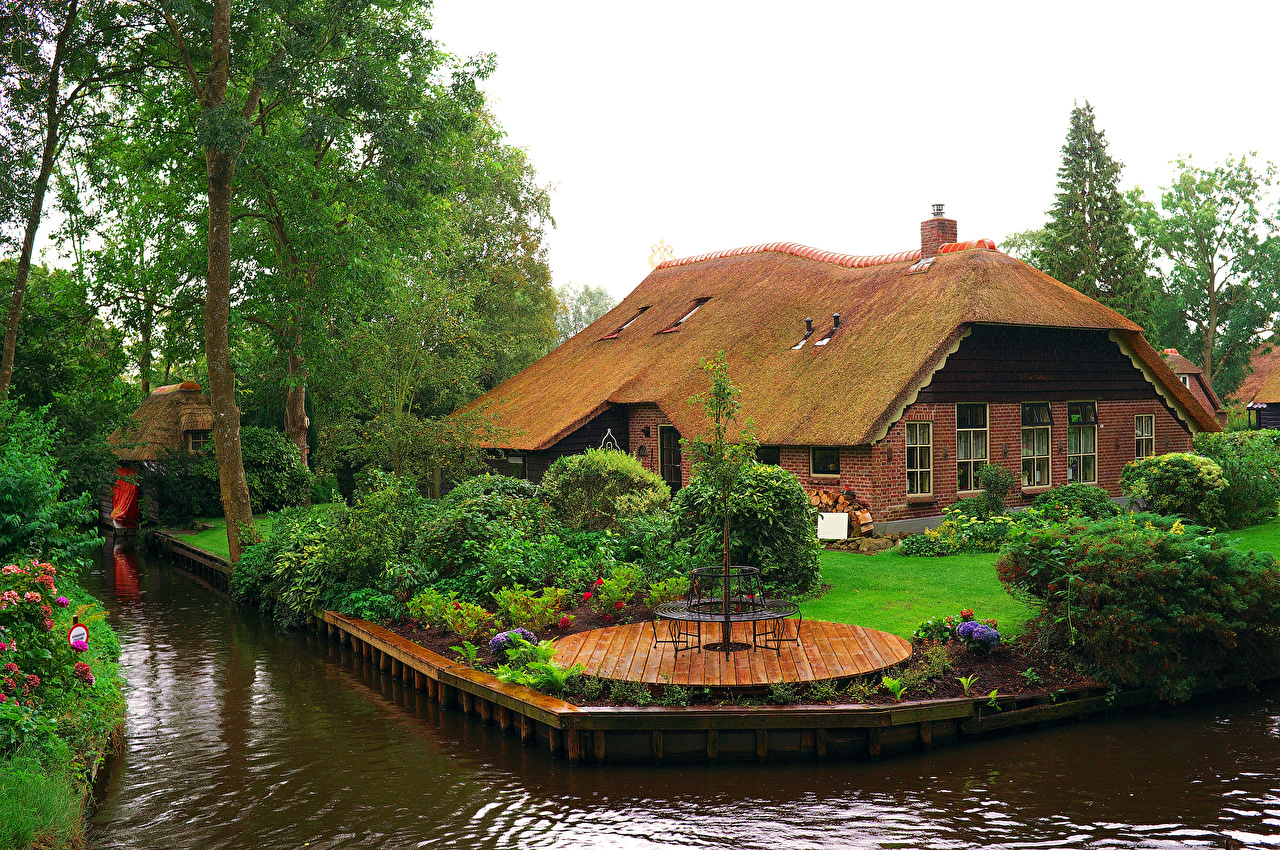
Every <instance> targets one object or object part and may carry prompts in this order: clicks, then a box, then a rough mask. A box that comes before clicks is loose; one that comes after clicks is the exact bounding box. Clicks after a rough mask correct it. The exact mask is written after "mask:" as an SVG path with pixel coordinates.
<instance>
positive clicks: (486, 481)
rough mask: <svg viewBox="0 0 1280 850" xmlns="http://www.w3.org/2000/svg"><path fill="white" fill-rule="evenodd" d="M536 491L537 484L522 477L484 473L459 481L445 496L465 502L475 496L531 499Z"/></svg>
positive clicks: (454, 500)
mask: <svg viewBox="0 0 1280 850" xmlns="http://www.w3.org/2000/svg"><path fill="white" fill-rule="evenodd" d="M537 492H538V485H536V484H534V483H533V482H532V481H526V480H524V479H523V478H511V477H509V476H506V475H495V474H493V473H485V474H484V475H473V476H472V477H470V478H467V479H464V480H463V481H461V482H459V483H458V484H457V485H456V486H455V487H454V488H453V489H452V490H450V491H449V492H448V494H447V495H446V496H445V498H446V499H448V500H449V501H451V502H465V501H466V500H467V499H474V498H475V497H476V496H504V497H506V498H508V499H532V498H533V497H534V496H535V495H537Z"/></svg>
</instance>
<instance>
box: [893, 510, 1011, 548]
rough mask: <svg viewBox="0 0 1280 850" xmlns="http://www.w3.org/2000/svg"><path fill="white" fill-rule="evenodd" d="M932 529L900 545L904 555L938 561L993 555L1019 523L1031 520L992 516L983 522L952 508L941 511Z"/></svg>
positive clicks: (1000, 515) (1008, 516)
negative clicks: (973, 554) (947, 557)
mask: <svg viewBox="0 0 1280 850" xmlns="http://www.w3.org/2000/svg"><path fill="white" fill-rule="evenodd" d="M944 513H945V515H946V519H944V520H943V521H942V522H941V523H940V524H939V525H938V527H937V528H936V529H927V530H926V531H924V532H922V533H920V534H913V535H911V536H910V537H907V538H906V539H904V540H903V541H902V552H903V554H905V555H915V556H924V557H940V556H944V555H954V554H956V553H957V552H995V551H997V550H999V548H1000V547H1001V546H1003V545H1004V544H1005V542H1006V541H1007V540H1008V539H1009V537H1010V535H1011V534H1012V533H1013V532H1014V530H1015V529H1016V528H1017V527H1018V524H1019V522H1020V521H1024V520H1027V519H1031V518H1032V517H1021V516H1019V517H1013V516H1010V515H1009V514H993V515H990V516H989V517H988V518H987V519H985V520H983V519H978V518H976V517H971V516H966V515H965V514H963V513H961V512H960V511H957V510H956V509H955V508H946V509H945V510H944Z"/></svg>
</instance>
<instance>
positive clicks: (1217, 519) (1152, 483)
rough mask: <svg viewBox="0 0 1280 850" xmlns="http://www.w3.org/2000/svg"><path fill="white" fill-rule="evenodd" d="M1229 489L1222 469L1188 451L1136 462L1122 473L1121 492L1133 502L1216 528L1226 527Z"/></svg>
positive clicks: (1207, 459)
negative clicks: (1225, 494) (1224, 501)
mask: <svg viewBox="0 0 1280 850" xmlns="http://www.w3.org/2000/svg"><path fill="white" fill-rule="evenodd" d="M1226 488H1227V480H1226V478H1225V477H1224V476H1223V474H1222V467H1220V466H1218V464H1216V463H1214V462H1213V461H1212V460H1210V459H1209V458H1207V457H1200V456H1199V455H1194V454H1190V453H1187V452H1174V453H1170V454H1163V455H1156V456H1154V457H1148V458H1143V459H1142V460H1135V461H1133V462H1131V463H1129V464H1128V465H1126V466H1125V468H1124V470H1123V471H1121V473H1120V489H1121V490H1123V491H1124V493H1125V495H1127V496H1128V497H1129V499H1130V502H1131V503H1132V502H1137V503H1138V504H1139V505H1140V506H1141V507H1143V508H1145V509H1146V510H1151V511H1154V512H1155V513H1158V514H1164V515H1174V516H1181V517H1185V518H1187V519H1190V520H1193V521H1194V522H1198V523H1200V524H1202V525H1207V526H1213V527H1221V526H1222V524H1223V512H1222V504H1221V501H1220V499H1221V494H1222V491H1223V490H1225V489H1226Z"/></svg>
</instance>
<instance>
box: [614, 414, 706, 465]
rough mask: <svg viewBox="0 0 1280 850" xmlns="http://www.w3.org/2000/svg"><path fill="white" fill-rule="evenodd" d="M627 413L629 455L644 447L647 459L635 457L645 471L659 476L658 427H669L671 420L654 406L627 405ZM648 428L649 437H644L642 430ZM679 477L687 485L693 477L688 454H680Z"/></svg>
mask: <svg viewBox="0 0 1280 850" xmlns="http://www.w3.org/2000/svg"><path fill="white" fill-rule="evenodd" d="M627 410H628V413H629V414H630V417H631V419H630V427H629V429H628V431H629V432H628V436H629V438H630V442H629V445H630V447H631V453H632V454H633V455H634V454H636V453H637V452H638V451H639V450H640V447H641V446H644V447H645V451H646V452H647V454H648V456H647V457H637V458H636V459H637V460H639V461H640V462H641V463H642V464H644V467H645V469H647V470H649V471H650V472H652V473H653V474H655V475H661V474H662V470H661V469H660V468H659V465H658V464H659V458H658V426H659V425H670V424H671V420H670V419H668V418H667V415H666V414H665V413H663V412H662V410H661V409H660V408H659V407H658V406H657V405H656V404H632V405H628V408H627ZM646 426H647V427H648V428H649V436H647V437H646V436H645V435H644V428H645V427H646ZM680 475H681V479H682V480H683V482H684V483H685V484H688V483H689V479H690V478H692V477H693V463H692V461H691V460H690V459H689V453H688V452H681V455H680Z"/></svg>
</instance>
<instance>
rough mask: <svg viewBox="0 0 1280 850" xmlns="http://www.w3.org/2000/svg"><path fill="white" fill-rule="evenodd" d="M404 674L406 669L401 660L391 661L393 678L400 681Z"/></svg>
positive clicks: (394, 659)
mask: <svg viewBox="0 0 1280 850" xmlns="http://www.w3.org/2000/svg"><path fill="white" fill-rule="evenodd" d="M403 672H404V667H403V666H402V665H401V664H400V659H399V658H392V659H391V678H393V679H399V678H401V676H402V674H403Z"/></svg>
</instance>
